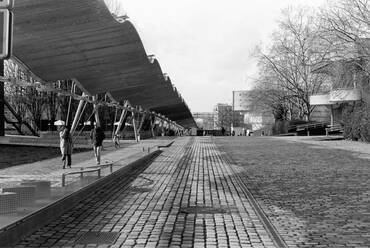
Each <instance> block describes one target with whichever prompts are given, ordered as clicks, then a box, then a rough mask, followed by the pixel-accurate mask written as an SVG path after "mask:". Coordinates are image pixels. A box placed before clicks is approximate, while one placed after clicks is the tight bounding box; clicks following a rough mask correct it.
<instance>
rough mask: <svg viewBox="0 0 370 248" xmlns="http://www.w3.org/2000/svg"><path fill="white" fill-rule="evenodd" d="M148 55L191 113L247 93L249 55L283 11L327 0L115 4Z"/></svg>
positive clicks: (251, 68) (137, 0) (128, 0)
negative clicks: (131, 24)
mask: <svg viewBox="0 0 370 248" xmlns="http://www.w3.org/2000/svg"><path fill="white" fill-rule="evenodd" d="M119 1H121V2H122V6H123V7H124V9H125V11H126V12H127V15H128V16H129V17H130V21H131V22H132V23H133V24H134V26H135V27H136V29H137V31H138V32H139V35H140V37H141V39H142V41H143V43H144V47H145V49H146V51H147V53H148V54H155V55H156V57H157V58H158V60H159V63H160V64H161V68H162V70H163V72H165V73H168V75H169V76H170V77H171V80H172V82H173V83H174V84H175V86H176V87H177V88H178V89H179V91H180V93H181V95H182V96H183V98H184V99H185V101H186V102H187V103H188V105H189V107H190V109H191V111H192V112H211V111H212V109H213V107H214V106H215V105H216V104H217V103H229V104H231V102H232V91H233V90H248V89H250V88H251V86H252V85H251V81H252V80H251V78H253V77H254V76H255V74H256V62H255V61H254V60H253V59H252V58H251V56H250V54H251V52H252V50H253V48H254V47H255V46H256V45H258V44H260V43H261V42H266V41H268V39H269V37H270V34H271V33H272V32H273V30H274V29H275V28H276V25H277V24H276V20H277V19H278V18H279V16H280V14H281V9H283V8H286V7H287V6H295V5H308V6H314V7H316V6H320V5H321V4H323V3H325V0H309V1H307V0H228V1H225V0H156V1H153V0H119Z"/></svg>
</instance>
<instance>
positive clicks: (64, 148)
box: [59, 126, 72, 169]
mask: <svg viewBox="0 0 370 248" xmlns="http://www.w3.org/2000/svg"><path fill="white" fill-rule="evenodd" d="M59 136H60V152H61V153H62V161H63V169H65V168H66V162H67V166H68V167H69V168H71V165H72V136H71V133H70V129H69V127H66V126H63V127H62V128H61V130H60V132H59Z"/></svg>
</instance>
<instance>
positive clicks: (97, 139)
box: [90, 126, 105, 165]
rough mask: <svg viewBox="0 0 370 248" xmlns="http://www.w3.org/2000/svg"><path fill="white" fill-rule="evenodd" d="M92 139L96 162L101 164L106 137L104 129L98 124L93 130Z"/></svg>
mask: <svg viewBox="0 0 370 248" xmlns="http://www.w3.org/2000/svg"><path fill="white" fill-rule="evenodd" d="M90 139H91V144H92V145H93V148H94V155H95V158H96V163H97V164H98V165H100V154H101V149H102V146H103V140H104V139H105V134H104V132H103V130H102V129H101V128H100V127H98V126H97V127H95V128H94V129H93V130H91V133H90Z"/></svg>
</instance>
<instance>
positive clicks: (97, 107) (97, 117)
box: [93, 95, 100, 127]
mask: <svg viewBox="0 0 370 248" xmlns="http://www.w3.org/2000/svg"><path fill="white" fill-rule="evenodd" d="M93 100H94V101H97V100H98V96H97V95H96V96H93ZM94 111H95V123H96V126H97V127H100V119H99V105H98V104H95V103H94Z"/></svg>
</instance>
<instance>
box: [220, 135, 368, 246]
mask: <svg viewBox="0 0 370 248" xmlns="http://www.w3.org/2000/svg"><path fill="white" fill-rule="evenodd" d="M214 140H215V142H216V143H217V145H219V146H221V147H222V148H223V149H224V151H225V152H226V154H227V155H228V156H229V158H230V160H231V162H234V163H235V164H237V165H238V167H237V168H238V169H237V171H238V172H239V175H240V176H241V178H243V181H244V182H245V183H246V184H247V186H248V188H249V189H250V190H251V191H252V193H253V195H254V197H255V198H257V200H258V201H259V203H260V205H261V206H262V208H263V210H264V211H265V213H266V214H267V215H268V217H269V218H270V220H271V221H272V223H273V224H274V225H275V227H276V228H277V229H278V231H279V233H280V234H281V235H282V236H283V238H284V240H285V241H286V243H287V244H288V245H289V247H338V248H339V247H358V248H359V247H370V161H369V160H368V158H369V153H370V149H369V148H370V146H369V145H368V144H364V143H360V142H350V141H315V138H312V139H311V140H307V141H304V140H302V139H301V138H299V137H295V138H292V139H289V138H269V137H266V138H250V137H248V138H241V137H235V138H233V139H221V138H217V139H214ZM316 140H318V139H316ZM295 141H298V142H295ZM302 141H304V143H302ZM334 148H336V149H334ZM344 149H346V150H344Z"/></svg>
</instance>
